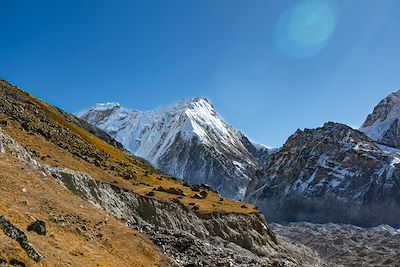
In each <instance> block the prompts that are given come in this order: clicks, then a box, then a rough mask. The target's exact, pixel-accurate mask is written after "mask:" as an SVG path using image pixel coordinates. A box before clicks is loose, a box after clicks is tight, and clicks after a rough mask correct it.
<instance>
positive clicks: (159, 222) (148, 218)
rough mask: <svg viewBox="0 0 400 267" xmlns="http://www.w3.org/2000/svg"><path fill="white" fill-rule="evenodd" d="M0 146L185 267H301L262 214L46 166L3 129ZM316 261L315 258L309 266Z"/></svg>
mask: <svg viewBox="0 0 400 267" xmlns="http://www.w3.org/2000/svg"><path fill="white" fill-rule="evenodd" d="M0 142H2V143H3V144H5V145H6V146H7V151H8V153H11V154H12V155H14V156H16V157H18V158H19V159H20V160H22V161H23V162H25V163H26V164H28V165H29V166H30V167H32V168H33V169H36V170H38V171H41V172H42V173H43V175H45V176H47V177H52V178H54V179H56V180H57V181H59V182H60V183H61V184H62V185H63V186H65V187H66V188H68V189H69V190H70V191H71V192H73V193H74V194H76V195H79V196H81V197H82V198H85V199H87V200H88V201H90V202H91V203H93V204H94V205H96V206H98V207H99V208H102V209H104V210H106V211H107V212H108V213H110V214H111V215H113V216H115V217H117V218H120V219H121V220H124V221H126V224H127V225H129V226H131V227H133V228H135V229H138V230H139V231H141V232H143V233H145V234H147V235H148V236H149V237H150V239H151V240H153V242H154V243H155V244H157V245H159V246H160V248H161V249H162V250H163V251H164V252H165V253H167V254H168V255H169V256H170V257H172V258H173V259H174V260H175V261H176V263H177V264H180V265H184V266H190V264H192V266H221V265H222V266H270V265H272V264H276V265H277V266H279V264H285V266H298V265H299V263H300V262H303V261H304V260H303V255H300V254H299V255H292V254H290V252H289V251H287V250H286V249H285V248H284V247H282V246H281V245H280V244H279V240H276V237H275V236H274V234H273V233H272V231H271V230H270V228H269V227H268V226H267V225H266V223H265V221H264V219H263V218H262V217H260V216H259V215H257V214H251V215H240V214H219V213H212V214H207V215H202V214H197V213H196V212H194V211H192V210H191V209H189V208H187V207H185V206H183V205H181V204H179V203H170V202H163V201H160V200H157V199H155V198H152V197H145V196H139V195H136V194H135V193H133V192H131V191H128V190H125V189H122V188H120V187H117V186H114V185H111V184H108V183H104V182H99V181H96V180H94V179H92V178H91V177H90V176H89V175H87V174H85V173H81V172H75V171H73V170H68V169H63V168H56V167H51V166H48V165H46V164H42V163H40V162H38V161H37V160H35V159H34V157H33V156H32V155H31V154H30V153H29V152H28V151H27V150H26V149H24V148H23V147H22V146H21V145H20V144H18V143H17V142H16V141H15V140H13V139H12V138H10V137H9V136H8V135H6V134H5V133H4V132H2V131H0ZM314 260H315V261H317V262H319V259H316V258H315V257H314V256H313V257H310V258H307V262H308V263H309V262H310V261H314Z"/></svg>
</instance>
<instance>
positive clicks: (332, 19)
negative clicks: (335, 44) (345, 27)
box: [275, 0, 337, 58]
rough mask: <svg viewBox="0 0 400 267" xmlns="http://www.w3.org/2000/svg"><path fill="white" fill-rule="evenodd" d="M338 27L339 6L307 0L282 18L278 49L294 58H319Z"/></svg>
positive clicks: (320, 0) (316, 0)
mask: <svg viewBox="0 0 400 267" xmlns="http://www.w3.org/2000/svg"><path fill="white" fill-rule="evenodd" d="M336 24H337V7H336V5H335V3H334V2H333V1H329V0H304V1H302V2H300V3H299V4H296V5H294V6H291V7H290V8H288V9H287V10H286V11H285V12H283V14H282V15H281V16H280V18H279V20H278V22H277V24H276V29H275V46H276V48H277V49H278V51H279V52H280V53H282V54H283V55H285V56H287V57H291V58H306V57H311V56H314V55H316V54H317V53H318V52H320V51H321V50H322V49H323V48H324V46H325V45H326V43H327V41H328V40H329V38H330V37H331V36H332V34H333V32H334V30H335V28H336Z"/></svg>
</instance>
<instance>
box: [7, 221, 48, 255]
mask: <svg viewBox="0 0 400 267" xmlns="http://www.w3.org/2000/svg"><path fill="white" fill-rule="evenodd" d="M0 229H2V230H3V232H4V234H5V235H6V236H8V237H10V238H12V239H14V240H16V241H17V242H18V244H19V245H20V246H21V247H22V248H23V249H24V250H25V251H26V253H27V255H28V256H29V258H31V259H32V260H34V261H35V262H39V261H41V260H42V259H43V256H42V255H40V253H39V252H38V251H37V250H36V249H35V248H34V247H33V246H32V244H31V243H30V242H29V240H28V237H27V236H26V235H25V233H24V232H23V231H22V230H20V229H19V228H17V227H16V226H15V225H14V224H12V223H11V222H10V221H9V220H8V219H7V218H6V217H4V215H2V214H0Z"/></svg>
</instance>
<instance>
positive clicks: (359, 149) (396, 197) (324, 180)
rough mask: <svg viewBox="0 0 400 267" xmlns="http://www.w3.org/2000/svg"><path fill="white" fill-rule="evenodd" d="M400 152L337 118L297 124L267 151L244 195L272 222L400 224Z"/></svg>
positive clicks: (364, 225) (394, 225)
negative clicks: (304, 126) (298, 127)
mask: <svg viewBox="0 0 400 267" xmlns="http://www.w3.org/2000/svg"><path fill="white" fill-rule="evenodd" d="M399 163H400V154H399V153H398V151H387V150H384V149H382V147H381V146H379V145H377V144H376V143H375V142H374V141H373V140H371V139H370V138H369V137H368V136H367V135H365V134H364V133H362V132H360V131H358V130H354V129H352V128H351V127H348V126H346V125H343V124H340V123H332V122H329V123H326V124H325V125H324V126H323V127H319V128H316V129H305V130H303V131H302V130H298V131H297V132H296V133H295V134H293V135H292V136H291V137H290V138H289V139H288V140H287V142H286V143H285V144H284V146H283V147H282V148H281V149H280V150H279V151H277V152H275V153H274V154H272V155H271V156H270V158H269V159H268V160H267V163H266V164H265V166H264V168H263V169H262V170H261V171H259V172H257V173H256V175H255V177H254V178H253V180H252V182H251V184H250V185H249V188H248V191H247V198H246V200H247V201H249V202H250V203H252V204H255V205H256V206H258V207H259V208H260V210H261V211H262V212H263V213H264V215H265V216H266V217H267V218H268V219H269V220H270V221H273V222H279V223H281V222H294V221H310V222H315V223H328V222H335V223H349V224H355V225H358V226H363V227H371V226H376V225H379V224H389V225H392V226H393V227H400V165H399Z"/></svg>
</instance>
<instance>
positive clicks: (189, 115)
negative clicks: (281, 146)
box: [78, 98, 269, 199]
mask: <svg viewBox="0 0 400 267" xmlns="http://www.w3.org/2000/svg"><path fill="white" fill-rule="evenodd" d="M78 116H79V117H80V118H82V119H84V120H86V121H87V122H89V123H91V124H93V125H95V126H97V127H99V128H101V129H103V130H105V131H106V132H107V133H109V134H110V135H111V136H112V137H114V138H115V139H116V140H118V141H119V142H121V143H122V144H123V145H124V147H125V148H126V149H128V150H129V151H131V152H132V153H133V154H134V155H136V156H139V157H142V158H144V159H146V160H148V161H150V162H151V163H152V164H153V165H154V166H156V167H157V168H159V169H161V170H163V171H165V172H167V173H168V174H170V175H173V176H176V177H179V178H181V179H185V180H187V181H189V182H191V183H193V184H209V185H210V186H212V187H213V188H214V189H215V190H217V191H218V192H220V193H221V194H222V195H223V196H225V197H229V198H236V199H242V198H243V197H244V193H245V190H246V187H247V185H248V183H249V181H250V179H251V177H252V175H253V173H254V171H255V170H256V168H257V167H258V164H259V161H261V162H262V161H263V160H265V158H266V157H267V156H268V154H269V153H268V152H269V150H268V149H266V148H265V147H262V146H257V147H256V146H255V145H254V144H252V143H251V142H250V141H249V140H248V139H247V138H246V137H245V136H244V135H243V134H241V133H239V132H238V131H236V130H234V129H233V128H232V127H230V126H229V125H228V124H226V123H225V122H224V121H223V120H222V119H221V118H220V117H219V116H218V114H217V113H216V112H215V110H214V107H213V106H212V105H211V104H210V103H209V101H208V100H207V99H204V98H196V99H193V100H182V101H181V102H179V103H177V104H175V105H172V106H166V107H161V108H158V109H156V110H153V111H146V112H142V111H136V110H132V109H126V108H123V107H121V106H120V105H119V104H118V103H108V104H97V105H95V106H94V107H92V108H89V109H87V110H85V111H82V112H80V113H79V114H78Z"/></svg>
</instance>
